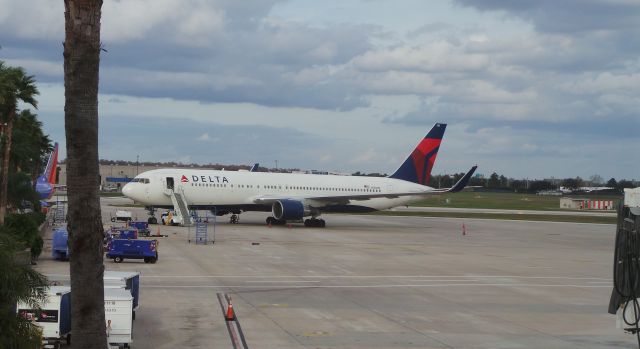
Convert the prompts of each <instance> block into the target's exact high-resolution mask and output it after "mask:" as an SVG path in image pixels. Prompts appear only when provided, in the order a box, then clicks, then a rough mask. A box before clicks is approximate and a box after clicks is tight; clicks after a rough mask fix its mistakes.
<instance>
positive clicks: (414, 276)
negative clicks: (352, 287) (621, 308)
mask: <svg viewBox="0 0 640 349" xmlns="http://www.w3.org/2000/svg"><path fill="white" fill-rule="evenodd" d="M141 277H142V278H143V279H146V278H149V279H150V278H154V279H162V278H167V279H171V278H175V279H188V278H194V279H196V278H203V279H205V278H220V279H223V278H247V279H248V278H255V279H258V278H264V279H266V278H272V279H285V278H304V279H331V278H335V279H339V278H343V279H344V278H353V279H375V278H380V279H382V278H389V279H397V278H403V279H410V278H472V279H483V278H484V279H498V278H505V279H507V278H511V279H564V280H602V281H610V282H611V281H612V279H610V278H601V277H573V276H519V275H141Z"/></svg>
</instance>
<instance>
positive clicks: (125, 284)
mask: <svg viewBox="0 0 640 349" xmlns="http://www.w3.org/2000/svg"><path fill="white" fill-rule="evenodd" d="M104 288H105V289H108V288H109V289H111V288H120V289H125V290H127V291H129V293H130V294H131V297H133V303H132V311H133V312H132V315H131V316H132V317H133V319H134V320H135V318H136V310H138V305H139V303H138V301H139V300H140V273H139V272H137V271H106V270H105V272H104Z"/></svg>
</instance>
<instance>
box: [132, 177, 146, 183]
mask: <svg viewBox="0 0 640 349" xmlns="http://www.w3.org/2000/svg"><path fill="white" fill-rule="evenodd" d="M131 182H135V183H143V184H149V178H134V179H132V180H131Z"/></svg>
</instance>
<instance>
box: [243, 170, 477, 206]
mask: <svg viewBox="0 0 640 349" xmlns="http://www.w3.org/2000/svg"><path fill="white" fill-rule="evenodd" d="M476 168H478V166H473V167H472V168H471V169H470V170H469V172H467V173H466V174H465V175H464V176H463V177H462V178H460V180H458V182H457V183H456V184H455V185H454V186H453V187H451V188H442V189H432V188H429V189H427V190H423V191H413V192H397V193H367V194H348V195H324V196H311V197H296V196H275V195H266V196H260V197H257V198H255V199H254V200H253V202H254V203H256V204H261V205H267V204H272V203H274V202H275V201H278V200H282V199H294V200H313V201H316V202H323V203H327V204H329V203H330V204H336V203H339V204H347V203H349V202H351V201H363V200H369V199H374V198H388V199H394V198H398V197H401V196H429V195H437V194H445V193H457V192H459V191H461V190H462V189H464V188H465V187H466V186H467V184H468V183H469V180H470V179H471V176H473V173H474V172H475V171H476Z"/></svg>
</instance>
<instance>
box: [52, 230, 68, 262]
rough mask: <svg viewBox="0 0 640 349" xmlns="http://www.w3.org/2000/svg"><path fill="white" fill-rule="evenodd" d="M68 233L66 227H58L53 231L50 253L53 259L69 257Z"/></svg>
mask: <svg viewBox="0 0 640 349" xmlns="http://www.w3.org/2000/svg"><path fill="white" fill-rule="evenodd" d="M67 240H69V233H68V232H67V229H65V228H60V229H56V230H54V231H53V241H52V243H51V245H52V246H51V255H52V257H53V259H57V260H63V261H66V260H68V259H69V246H67Z"/></svg>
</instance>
